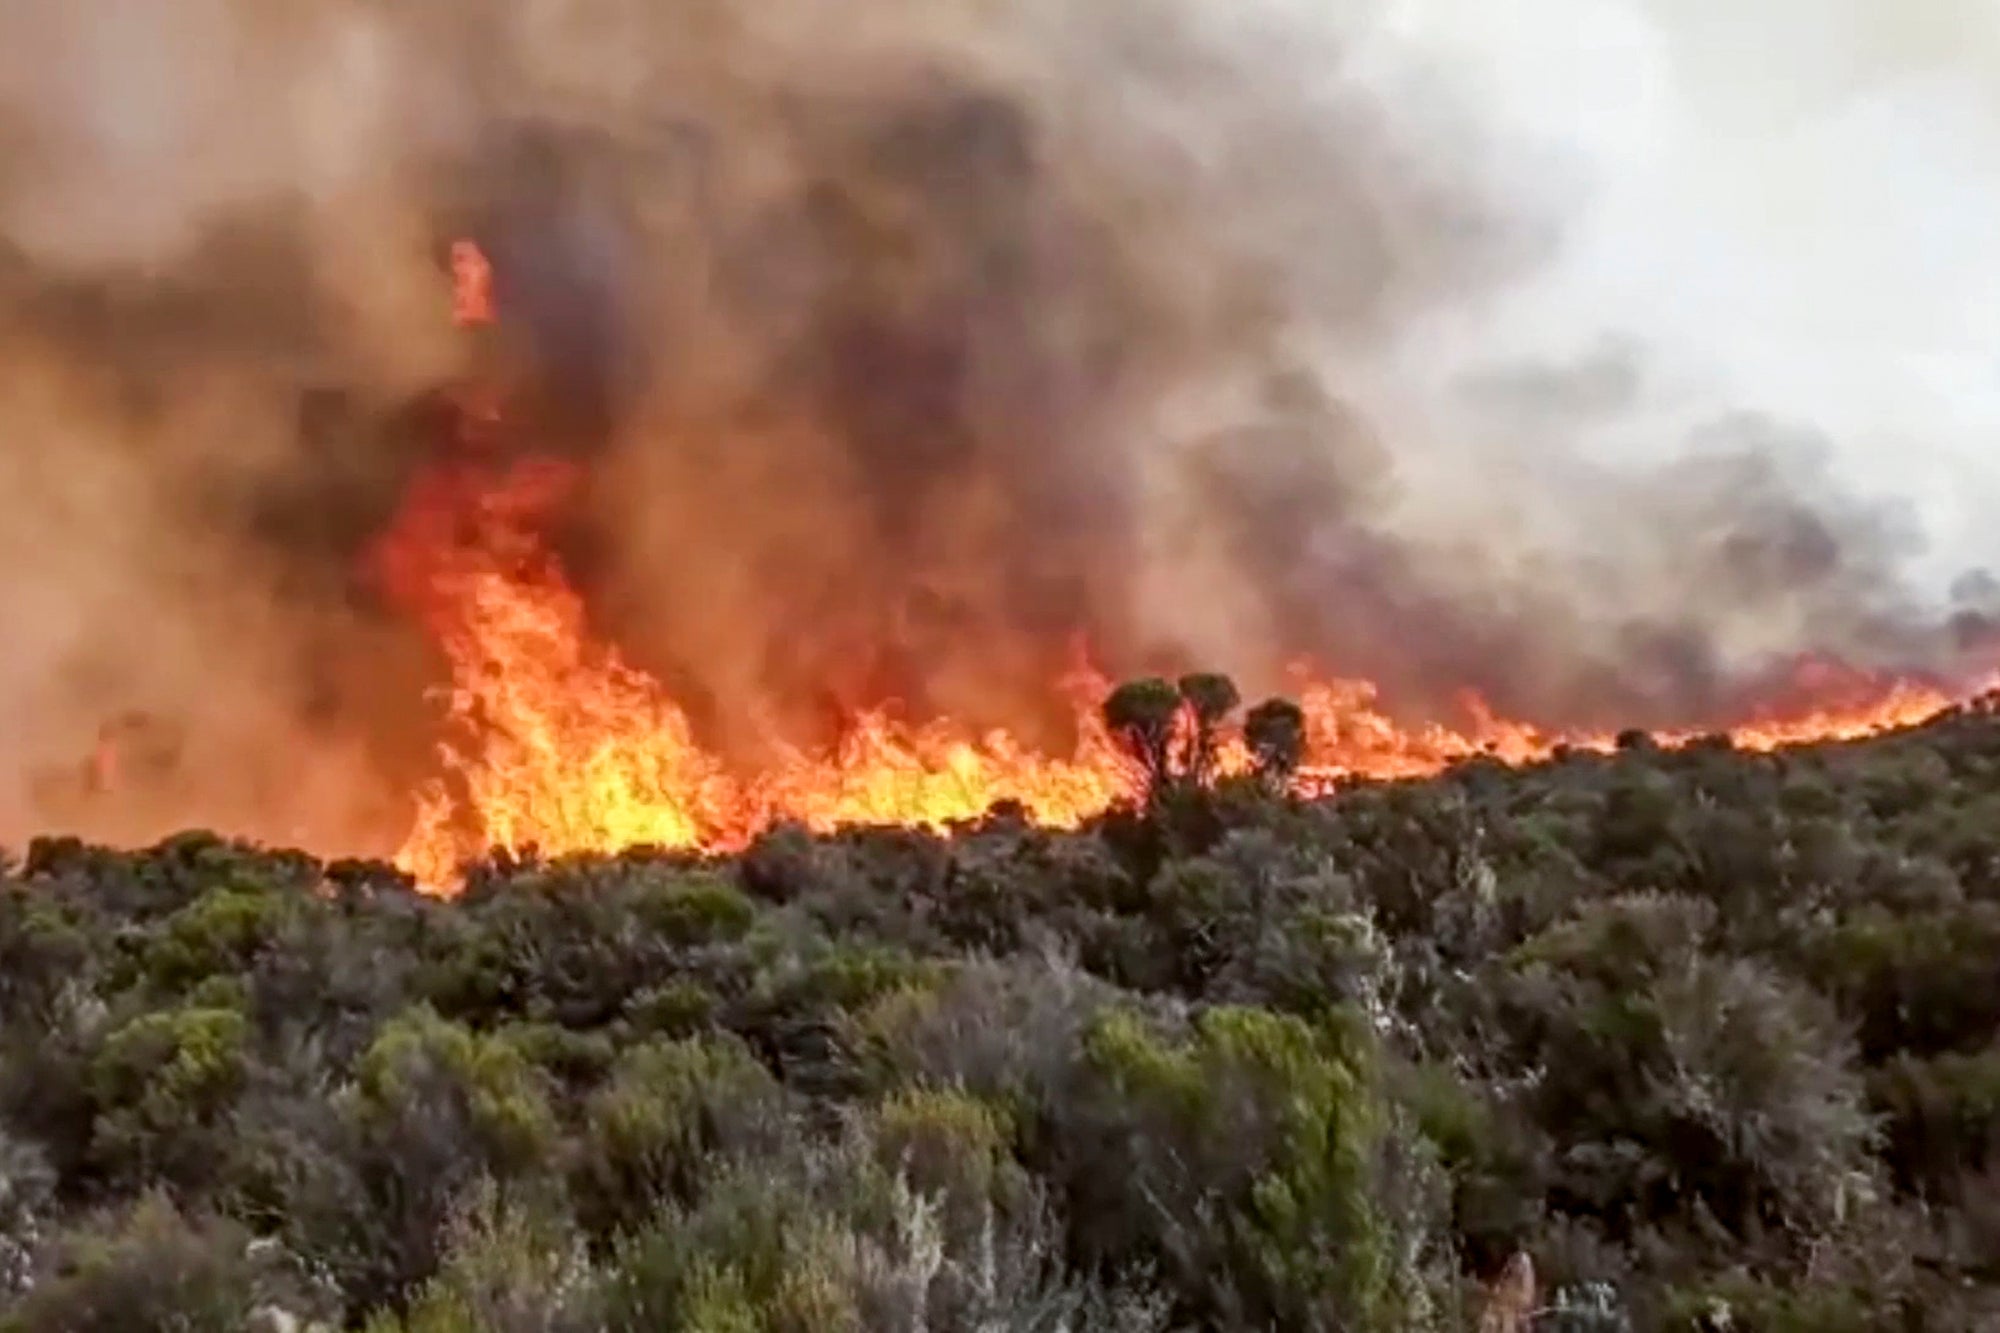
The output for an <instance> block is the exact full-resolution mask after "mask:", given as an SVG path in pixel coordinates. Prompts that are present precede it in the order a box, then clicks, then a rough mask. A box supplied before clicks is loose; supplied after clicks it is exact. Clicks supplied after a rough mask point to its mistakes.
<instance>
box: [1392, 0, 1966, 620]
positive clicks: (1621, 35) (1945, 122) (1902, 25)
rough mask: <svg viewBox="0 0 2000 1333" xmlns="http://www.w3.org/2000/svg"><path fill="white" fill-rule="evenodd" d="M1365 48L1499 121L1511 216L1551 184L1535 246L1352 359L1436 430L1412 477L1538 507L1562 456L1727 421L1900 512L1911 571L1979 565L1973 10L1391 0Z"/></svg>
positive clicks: (1931, 585)
mask: <svg viewBox="0 0 2000 1333" xmlns="http://www.w3.org/2000/svg"><path fill="white" fill-rule="evenodd" d="M1375 40H1376V43H1377V48H1376V51H1375V58H1376V59H1378V60H1379V61H1380V63H1381V65H1382V66H1383V67H1384V69H1385V70H1387V71H1389V77H1388V78H1385V79H1384V80H1382V86H1385V87H1386V86H1391V85H1392V84H1393V83H1394V82H1396V81H1397V80H1399V79H1401V78H1406V77H1407V76H1408V71H1409V70H1411V69H1429V70H1432V71H1435V73H1436V76H1437V77H1440V78H1441V79H1442V80H1443V81H1444V82H1446V83H1448V84H1449V85H1450V86H1452V87H1454V88H1456V89H1458V90H1459V91H1460V92H1461V93H1464V94H1468V95H1469V96H1470V97H1471V100H1472V103H1473V105H1474V107H1475V108H1476V114H1478V115H1479V116H1481V117H1482V119H1484V120H1485V121H1486V122H1487V123H1488V124H1489V125H1492V126H1495V127H1499V128H1498V129H1497V130H1496V132H1497V133H1499V134H1500V136H1501V138H1502V141H1503V143H1504V144H1505V150H1506V152H1507V153H1509V154H1511V155H1512V158H1513V160H1514V161H1513V165H1512V166H1510V168H1508V169H1505V170H1502V171H1499V172H1496V173H1494V177H1493V178H1494V179H1497V180H1498V181H1499V182H1500V184H1501V187H1502V189H1503V190H1512V191H1514V192H1516V197H1518V199H1519V200H1520V204H1519V206H1520V207H1522V208H1524V209H1529V210H1532V211H1533V212H1534V213H1535V215H1536V216H1538V217H1542V216H1546V211H1545V210H1546V209H1547V207H1548V205H1549V203H1550V201H1551V199H1552V198H1554V199H1559V200H1560V201H1561V203H1562V210H1561V215H1560V216H1561V220H1560V224H1559V228H1558V235H1559V241H1558V243H1557V244H1556V245H1555V246H1554V247H1553V249H1552V253H1551V255H1550V256H1549V258H1548V260H1547V262H1545V263H1543V264H1542V265H1540V266H1538V267H1537V268H1536V269H1535V270H1534V271H1533V272H1532V273H1530V274H1529V275H1527V276H1526V277H1524V278H1522V279H1521V280H1520V281H1518V282H1516V283H1515V284H1513V285H1512V286H1510V287H1508V288H1507V289H1506V290H1505V291H1504V292H1502V293H1500V294H1499V295H1498V296H1497V297H1495V298H1492V299H1488V300H1484V301H1482V302H1480V303H1479V304H1477V305H1474V306H1459V307H1453V308H1448V309H1444V310H1440V311H1437V312H1436V313H1435V314H1433V315H1431V316H1429V317H1426V318H1424V319H1421V320H1417V321H1412V322H1411V323H1410V324H1408V325H1406V326H1405V327H1403V328H1402V329H1400V330H1399V336H1398V337H1397V338H1396V339H1395V341H1394V344H1393V346H1392V347H1391V348H1390V349H1389V350H1388V352H1387V353H1386V354H1385V355H1384V356H1383V357H1382V358H1381V361H1380V363H1379V364H1378V366H1377V367H1376V368H1375V369H1376V373H1377V374H1378V375H1379V376H1380V377H1381V384H1380V387H1379V390H1378V391H1379V393H1380V406H1381V409H1382V411H1383V412H1384V413H1385V414H1388V413H1392V414H1394V415H1395V416H1396V418H1397V420H1399V421H1400V422H1401V423H1402V428H1403V429H1405V430H1407V431H1409V432H1411V433H1412V434H1413V435H1420V436H1422V437H1425V438H1430V439H1434V440H1436V441H1437V442H1438V443H1439V448H1438V449H1437V450H1436V451H1435V452H1431V451H1418V452H1419V457H1420V459H1424V458H1427V459H1429V460H1431V461H1435V462H1438V463H1440V464H1441V466H1440V467H1439V468H1438V469H1437V472H1436V479H1437V483H1438V484H1437V485H1435V486H1417V487H1413V488H1412V489H1411V494H1412V495H1414V496H1416V497H1419V498H1420V499H1421V500H1423V501H1424V502H1426V503H1443V502H1446V501H1447V500H1449V499H1450V497H1452V496H1453V495H1454V494H1455V493H1456V494H1457V496H1458V501H1459V503H1461V504H1464V503H1475V504H1479V505H1491V504H1492V503H1493V502H1494V499H1495V497H1496V496H1511V497H1512V498H1513V502H1514V503H1516V504H1521V505H1537V504H1540V505H1545V506H1547V505H1560V504H1562V503H1563V502H1564V501H1565V500H1566V499H1567V498H1568V497H1569V496H1570V495H1572V494H1573V492H1571V491H1570V490H1569V489H1568V487H1567V486H1566V485H1565V484H1564V482H1566V481H1567V480H1568V478H1567V476H1565V475H1564V474H1565V473H1566V472H1567V471H1568V470H1569V469H1570V468H1571V467H1572V466H1573V465H1574V464H1575V463H1576V462H1578V461H1579V460H1580V461H1582V462H1584V463H1587V464H1590V465H1597V466H1602V467H1607V468H1610V469H1614V470H1630V469H1632V468H1634V467H1636V466H1640V465H1646V466H1650V465H1652V464H1655V463H1657V462H1659V461H1660V460H1661V459H1663V458H1672V457H1676V456H1679V455H1682V454H1684V453H1686V452H1688V451H1690V450H1692V449H1696V448H1699V447H1702V446H1701V439H1702V437H1703V429H1704V428H1705V427H1710V426H1714V425H1716V424H1717V423H1720V422H1722V421H1724V419H1725V418H1727V417H1729V416H1731V415H1741V414H1749V413H1756V414H1763V415H1765V416H1767V417H1768V418H1769V419H1770V420H1771V421H1772V422H1773V423H1775V424H1776V426H1778V427H1779V428H1782V429H1784V430H1786V431H1788V432H1790V433H1793V434H1796V435H1798V436H1800V437H1802V439H1801V444H1802V446H1805V445H1808V444H1809V445H1810V446H1811V447H1812V448H1815V449H1816V450H1817V451H1818V452H1819V453H1820V455H1821V457H1822V461H1823V464H1824V467H1825V468H1826V470H1827V473H1828V474H1829V475H1830V476H1831V478H1832V479H1834V480H1835V481H1837V482H1838V483H1840V484H1841V485H1842V486H1843V487H1844V488H1845V489H1847V490H1848V491H1849V492H1850V493H1852V494H1854V495H1856V496H1857V497H1861V498H1866V499H1870V500H1875V501H1879V502H1882V503H1884V504H1900V505H1903V506H1907V508H1908V512H1909V516H1910V518H1911V520H1912V522H1913V524H1914V526H1915V527H1916V528H1917V530H1918V531H1919V532H1920V533H1921V536H1922V539H1923V543H1924V550H1923V551H1922V553H1921V555H1920V556H1918V557H1916V558H1915V559H1913V561H1912V563H1911V564H1909V565H1908V566H1907V568H1908V571H1909V573H1910V574H1911V575H1912V576H1913V578H1914V579H1915V581H1916V583H1917V585H1918V587H1919V588H1920V589H1922V590H1924V591H1927V592H1930V593H1933V594H1942V593H1943V592H1944V590H1945V589H1946V587H1947V586H1948V584H1949V582H1950V580H1951V579H1952V578H1954V577H1955V576H1956V575H1958V574H1959V573H1961V572H1962V571H1964V570H1966V569H1967V568H1969V567H1973V566H1980V565H1984V564H1987V563H1990V562H1992V561H1994V560H1995V559H1996V558H2000V528H1996V527H1995V526H1994V524H1993V522H1992V520H1991V516H1992V515H1993V514H1994V513H1995V512H1996V509H2000V236H1996V233H1995V225H1996V220H2000V5H1996V4H1993V3H1991V0H1912V2H1911V3H1906V4H1901V5H1895V6H1884V5H1876V4H1869V3H1866V0H1847V2H1845V3H1814V2H1810V0H1737V2H1732V0H1685V2H1676V0H1655V2H1654V3H1646V4H1642V3H1603V2H1602V0H1527V2H1525V3H1519V4H1509V5H1506V6H1489V5H1483V4H1480V3H1477V0H1402V2H1398V3H1390V4H1389V5H1387V6H1386V8H1385V19H1384V24H1383V26H1382V28H1381V29H1379V30H1378V32H1377V34H1376V39H1375ZM1547 164H1554V166H1555V169H1554V170H1553V171H1551V170H1549V169H1548V165H1547ZM1552 187H1553V188H1555V189H1557V190H1559V191H1560V193H1552ZM1530 368H1537V369H1539V370H1540V371H1541V372H1542V373H1541V377H1540V379H1539V381H1537V380H1536V377H1535V376H1531V375H1524V374H1523V371H1524V370H1526V369H1530ZM1496 382H1511V383H1512V385H1513V387H1515V388H1517V389H1527V388H1533V387H1535V385H1536V384H1537V383H1539V387H1541V388H1542V389H1543V390H1545V392H1544V393H1543V394H1542V395H1541V396H1540V397H1539V398H1535V397H1534V395H1532V394H1531V395H1529V401H1526V402H1523V401H1521V400H1520V398H1519V397H1518V396H1517V397H1516V398H1514V399H1508V398H1507V397H1506V396H1505V395H1502V394H1496V393H1495V392H1494V390H1495V388H1496ZM1558 388H1561V389H1565V390H1566V391H1567V392H1566V393H1558V392H1557V389H1558ZM1510 402H1511V403H1512V405H1513V406H1514V407H1515V408H1516V409H1518V410H1515V411H1509V410H1506V408H1507V406H1508V405H1509V403H1510ZM1808 437H1809V438H1808ZM1552 471H1553V473H1554V475H1553V476H1552V475H1551V472H1552ZM1454 473H1455V474H1456V475H1457V476H1458V477H1459V478H1461V479H1467V478H1469V479H1470V480H1471V481H1472V482H1473V484H1472V485H1470V486H1464V487H1457V488H1455V487H1453V486H1452V485H1451V484H1450V481H1451V478H1452V476H1453V475H1454ZM1496 488H1499V489H1496ZM1578 517H1579V522H1578V524H1577V526H1578V528H1579V529H1580V531H1578V532H1575V533H1572V534H1570V536H1569V537H1568V538H1567V540H1568V541H1570V542H1586V543H1587V542H1589V541H1592V540H1600V541H1601V540H1602V539H1603V536H1604V533H1605V532H1606V530H1607V529H1609V528H1613V527H1615V526H1617V525H1619V524H1620V523H1623V522H1626V521H1629V519H1630V517H1631V515H1629V514H1616V513H1594V514H1589V515H1582V516H1578ZM1536 531H1537V532H1541V533H1545V532H1547V531H1548V529H1547V528H1546V527H1537V529H1536Z"/></svg>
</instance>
